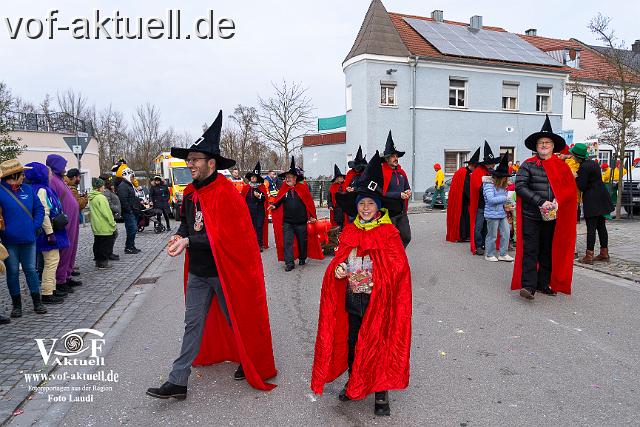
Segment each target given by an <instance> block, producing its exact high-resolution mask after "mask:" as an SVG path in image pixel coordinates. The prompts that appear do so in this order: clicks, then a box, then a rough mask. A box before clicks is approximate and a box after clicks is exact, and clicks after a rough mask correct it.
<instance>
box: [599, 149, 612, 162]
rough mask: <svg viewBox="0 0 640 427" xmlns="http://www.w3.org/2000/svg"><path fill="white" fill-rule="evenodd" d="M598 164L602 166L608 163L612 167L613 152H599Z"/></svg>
mask: <svg viewBox="0 0 640 427" xmlns="http://www.w3.org/2000/svg"><path fill="white" fill-rule="evenodd" d="M598 162H599V163H600V164H603V163H606V164H608V165H611V150H599V151H598Z"/></svg>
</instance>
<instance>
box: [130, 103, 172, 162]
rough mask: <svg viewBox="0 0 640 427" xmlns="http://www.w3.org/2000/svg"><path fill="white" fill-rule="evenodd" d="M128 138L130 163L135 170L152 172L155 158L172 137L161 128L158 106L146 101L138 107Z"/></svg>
mask: <svg viewBox="0 0 640 427" xmlns="http://www.w3.org/2000/svg"><path fill="white" fill-rule="evenodd" d="M128 139H129V146H128V150H127V151H128V153H126V156H127V157H128V158H127V160H128V161H129V165H130V166H131V167H132V169H134V170H142V171H146V172H148V173H151V172H152V170H153V160H154V159H155V158H156V156H158V154H160V152H162V150H163V148H165V147H166V146H167V144H168V141H169V139H170V135H169V134H168V133H167V131H165V132H163V131H162V130H161V127H160V111H159V110H158V108H156V107H155V106H154V105H152V104H150V103H146V104H145V105H141V106H139V107H138V108H137V109H136V112H135V114H134V115H133V120H132V125H131V131H130V132H129V133H128ZM129 159H131V160H129Z"/></svg>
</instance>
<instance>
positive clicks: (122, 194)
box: [118, 179, 140, 215]
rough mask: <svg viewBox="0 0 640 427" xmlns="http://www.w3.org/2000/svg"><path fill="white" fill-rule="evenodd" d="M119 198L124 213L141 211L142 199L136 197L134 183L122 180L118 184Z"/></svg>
mask: <svg viewBox="0 0 640 427" xmlns="http://www.w3.org/2000/svg"><path fill="white" fill-rule="evenodd" d="M118 198H119V199H120V206H121V207H122V214H123V215H124V214H129V213H132V214H138V212H139V211H140V199H138V198H137V197H136V191H135V190H134V189H133V184H131V183H130V182H129V181H127V180H124V179H123V180H122V181H121V182H120V185H118Z"/></svg>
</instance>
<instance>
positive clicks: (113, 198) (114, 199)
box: [102, 188, 122, 219]
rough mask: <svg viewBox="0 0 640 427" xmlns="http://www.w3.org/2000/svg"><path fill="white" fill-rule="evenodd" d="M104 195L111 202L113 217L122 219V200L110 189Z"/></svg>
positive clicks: (110, 207) (106, 189)
mask: <svg viewBox="0 0 640 427" xmlns="http://www.w3.org/2000/svg"><path fill="white" fill-rule="evenodd" d="M102 194H103V195H104V197H106V198H107V200H108V201H109V209H111V213H112V214H113V217H114V218H115V219H120V218H122V207H121V206H120V199H119V198H118V195H117V194H116V193H114V192H113V191H111V190H109V189H108V188H105V190H104V193H102Z"/></svg>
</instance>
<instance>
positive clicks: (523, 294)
mask: <svg viewBox="0 0 640 427" xmlns="http://www.w3.org/2000/svg"><path fill="white" fill-rule="evenodd" d="M520 296H521V297H522V298H525V299H533V298H534V296H533V293H532V292H531V291H530V290H529V289H527V288H522V289H520Z"/></svg>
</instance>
